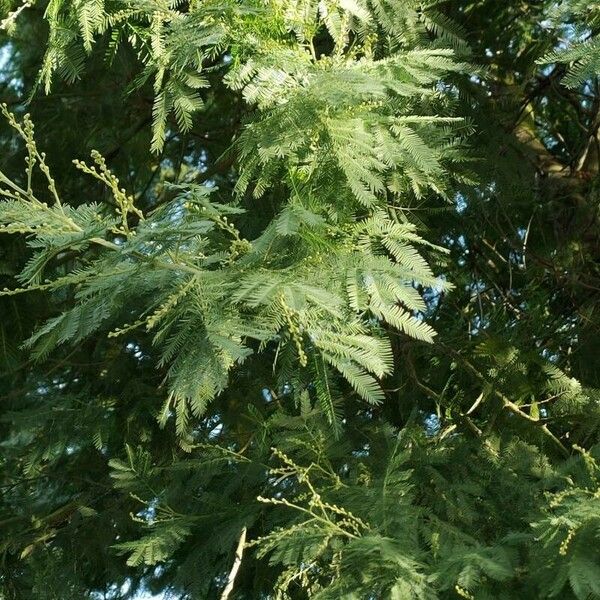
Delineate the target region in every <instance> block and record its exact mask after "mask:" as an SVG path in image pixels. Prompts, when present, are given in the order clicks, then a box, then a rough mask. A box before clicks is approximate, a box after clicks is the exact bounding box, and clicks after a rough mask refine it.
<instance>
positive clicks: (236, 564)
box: [221, 526, 246, 600]
mask: <svg viewBox="0 0 600 600" xmlns="http://www.w3.org/2000/svg"><path fill="white" fill-rule="evenodd" d="M245 544H246V527H245V526H244V527H243V529H242V533H241V534H240V539H239V541H238V545H237V549H236V551H235V559H234V561H233V567H231V571H230V572H229V576H228V577H227V585H226V586H225V589H224V590H223V593H222V594H221V600H227V598H229V594H231V591H232V590H233V584H234V582H235V578H236V576H237V573H238V571H239V570H240V566H241V564H242V556H243V554H244V546H245Z"/></svg>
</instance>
